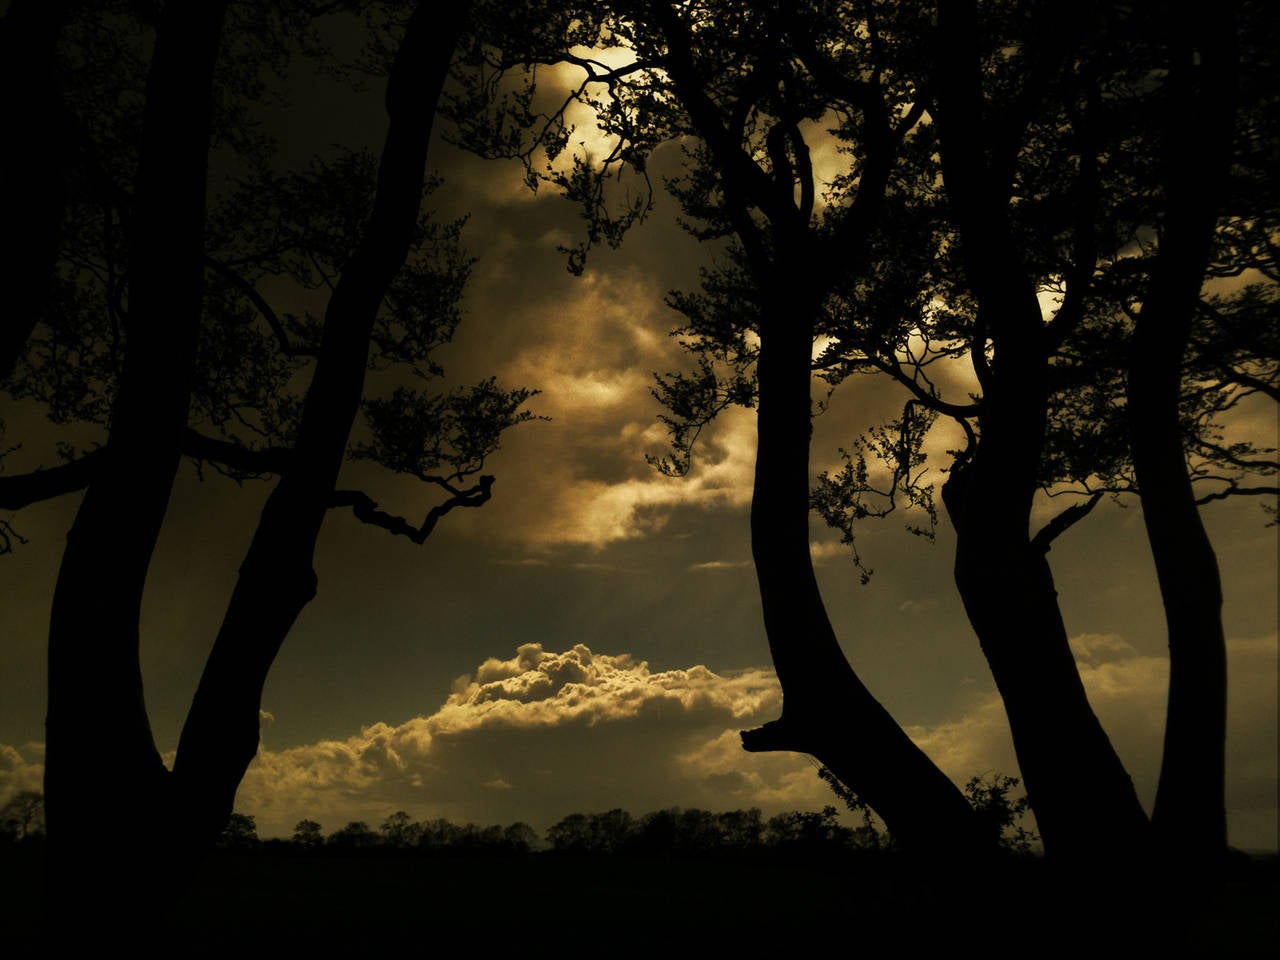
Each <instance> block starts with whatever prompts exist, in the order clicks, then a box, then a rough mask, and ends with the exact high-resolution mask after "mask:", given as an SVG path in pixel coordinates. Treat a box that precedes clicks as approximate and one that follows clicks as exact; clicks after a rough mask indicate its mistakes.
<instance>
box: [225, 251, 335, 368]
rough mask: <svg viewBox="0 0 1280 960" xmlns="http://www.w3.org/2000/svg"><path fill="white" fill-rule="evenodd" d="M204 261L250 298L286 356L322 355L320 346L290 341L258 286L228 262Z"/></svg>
mask: <svg viewBox="0 0 1280 960" xmlns="http://www.w3.org/2000/svg"><path fill="white" fill-rule="evenodd" d="M204 262H205V266H207V267H209V268H210V269H211V270H213V272H214V273H216V274H217V275H218V276H220V277H222V278H223V279H224V280H226V281H228V282H229V283H230V284H231V285H232V286H234V287H235V288H236V289H237V290H239V291H240V292H241V293H243V294H244V295H245V296H246V297H248V298H249V301H250V302H251V303H252V304H253V305H254V307H256V308H257V310H258V312H259V313H260V314H262V317H263V319H264V320H266V321H267V326H269V327H270V328H271V332H272V333H274V334H275V335H276V341H277V342H278V343H279V344H280V352H281V353H283V354H284V355H285V356H286V357H316V356H319V355H320V350H319V348H318V347H295V346H294V345H293V344H292V343H290V342H289V334H288V331H286V330H285V328H284V324H283V323H282V322H281V321H280V318H279V317H278V316H277V315H276V312H275V310H273V309H272V308H271V304H269V303H267V301H266V298H264V297H263V296H262V294H260V293H259V292H258V288H257V287H255V286H254V285H253V284H252V283H250V282H249V281H248V280H246V279H245V278H244V277H242V276H240V274H238V273H237V272H236V271H234V270H232V269H231V268H230V267H229V266H227V265H226V264H224V263H221V262H219V261H218V260H215V259H213V257H209V256H206V257H205V258H204Z"/></svg>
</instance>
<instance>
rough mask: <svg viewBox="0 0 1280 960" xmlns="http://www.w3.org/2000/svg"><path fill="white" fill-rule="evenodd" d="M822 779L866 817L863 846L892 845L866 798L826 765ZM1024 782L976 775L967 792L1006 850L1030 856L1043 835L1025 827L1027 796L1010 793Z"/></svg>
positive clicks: (861, 838)
mask: <svg viewBox="0 0 1280 960" xmlns="http://www.w3.org/2000/svg"><path fill="white" fill-rule="evenodd" d="M818 778H819V779H820V780H822V781H823V782H824V783H825V784H827V786H829V787H830V788H831V791H832V792H833V793H834V794H835V795H836V796H837V797H839V798H840V801H841V802H842V803H843V804H844V805H845V806H846V807H847V808H848V809H849V810H850V811H851V812H853V813H856V814H858V815H859V816H860V817H862V826H861V827H859V828H857V830H856V831H855V835H856V838H857V842H858V844H859V845H860V846H863V847H869V848H871V849H880V848H889V847H892V845H893V838H892V837H891V836H890V835H889V834H888V832H887V831H886V830H885V829H884V828H883V825H882V824H879V823H878V822H877V820H876V818H875V814H874V813H873V812H872V810H871V808H870V807H869V806H868V805H867V803H866V801H865V800H863V799H862V798H861V797H859V796H858V795H857V794H856V793H854V792H853V791H852V790H850V789H849V788H848V787H847V786H845V785H844V784H843V783H841V782H840V780H839V779H838V778H837V777H836V775H835V774H833V773H832V772H831V771H830V770H828V769H827V768H826V767H822V768H820V769H819V770H818ZM1020 784H1021V781H1020V780H1019V779H1018V778H1017V777H1008V776H1005V775H1004V774H1000V773H996V774H990V775H987V776H975V777H971V778H970V779H969V781H968V783H966V784H965V788H964V795H965V798H966V799H967V800H968V801H969V804H970V806H972V807H973V809H974V810H975V811H976V812H977V814H978V816H979V817H980V818H981V819H982V821H983V823H984V824H985V825H986V828H987V829H988V830H989V831H990V833H991V835H992V836H995V837H998V838H999V841H998V842H999V845H1000V848H1001V849H1002V850H1004V851H1006V852H1008V853H1012V854H1018V855H1026V854H1030V853H1031V852H1032V850H1033V849H1034V847H1035V845H1036V844H1037V843H1038V842H1039V838H1038V837H1037V836H1036V834H1035V833H1034V831H1031V830H1028V829H1027V828H1026V827H1024V826H1023V820H1024V819H1025V817H1026V815H1027V814H1028V812H1029V811H1030V807H1029V805H1028V803H1027V798H1026V795H1025V794H1024V795H1023V796H1020V797H1013V798H1011V797H1010V796H1009V794H1010V792H1011V791H1012V790H1014V789H1016V788H1017V787H1018V786H1019V785H1020Z"/></svg>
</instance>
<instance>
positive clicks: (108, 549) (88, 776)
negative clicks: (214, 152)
mask: <svg viewBox="0 0 1280 960" xmlns="http://www.w3.org/2000/svg"><path fill="white" fill-rule="evenodd" d="M225 6H226V4H225V3H201V4H180V3H173V4H167V5H166V6H165V9H164V13H163V16H162V18H161V21H160V25H159V31H158V35H157V40H156V47H155V53H154V56H153V59H152V64H151V72H150V76H149V78H148V82H147V100H146V107H145V109H144V114H143V133H142V145H141V150H140V155H139V166H138V174H137V182H136V184H135V189H134V210H133V223H132V234H131V237H130V276H129V307H130V310H129V331H128V333H129V349H128V355H127V357H126V360H125V365H124V369H123V372H122V374H121V378H120V383H119V392H118V395H117V397H116V402H115V406H114V409H113V410H112V418H111V427H110V436H109V441H108V445H107V447H106V449H105V451H104V452H103V463H102V464H101V466H100V469H99V471H98V473H97V474H96V475H95V477H94V479H93V481H92V483H90V485H89V488H88V490H87V492H86V493H85V496H84V500H83V501H82V503H81V505H80V509H79V511H78V512H77V514H76V519H75V522H74V524H73V525H72V528H71V531H70V532H69V533H68V535H67V547H66V551H65V553H64V554H63V559H62V565H61V567H60V569H59V573H58V580H57V585H56V587H55V591H54V598H53V608H52V612H51V615H50V626H49V699H48V715H47V720H46V745H47V760H46V766H45V795H46V799H47V804H48V807H47V812H48V830H49V844H50V847H49V853H50V867H51V872H50V879H51V887H52V889H51V896H52V897H53V898H54V899H53V900H52V901H51V907H52V909H53V912H54V913H58V912H61V911H69V912H70V913H71V914H72V915H75V914H76V913H78V912H80V911H82V910H85V909H87V908H88V905H89V904H90V903H95V904H96V907H97V908H96V910H95V912H96V913H97V914H98V919H99V920H104V921H106V922H111V921H112V918H113V915H114V914H113V909H114V907H115V906H116V905H118V904H119V903H120V902H122V901H124V900H126V899H128V897H129V894H128V892H126V890H127V886H126V885H122V884H121V883H120V878H119V877H118V875H116V872H115V871H117V870H118V868H119V866H120V858H121V856H122V855H123V853H124V851H125V848H126V847H127V848H128V849H129V853H130V855H131V856H135V857H137V856H140V857H143V858H146V859H151V858H152V857H155V856H158V855H159V853H160V852H161V850H162V849H163V844H162V843H161V842H159V841H160V838H159V837H154V838H151V837H146V836H145V834H144V837H143V838H141V839H140V838H139V836H138V834H137V833H136V832H134V831H132V830H131V829H130V826H131V825H132V824H135V823H138V822H142V823H144V824H148V825H150V824H154V823H163V821H164V819H165V817H164V816H163V813H162V808H163V805H164V802H165V788H166V779H167V778H166V772H165V769H164V765H163V763H162V762H161V760H160V756H159V753H158V752H157V750H156V747H155V743H154V741H153V739H152V735H151V728H150V724H149V722H148V720H147V713H146V706H145V704H144V702H143V691H142V677H141V669H140V664H139V657H138V641H139V637H138V623H139V615H140V611H141V605H142V594H143V588H144V585H145V582H146V576H147V567H148V565H149V563H150V561H151V555H152V552H153V550H154V548H155V543H156V539H157V537H158V536H159V532H160V527H161V524H162V522H163V520H164V515H165V510H166V508H167V505H168V501H169V494H170V490H171V488H172V485H173V478H174V474H175V472H176V470H177V466H178V461H179V455H180V454H179V443H180V439H181V436H182V431H183V428H184V426H185V424H186V417H187V408H188V405H189V402H190V393H191V380H192V376H193V370H194V366H195V347H196V339H197V330H198V326H199V317H200V309H201V290H202V271H203V267H202V254H203V246H204V217H205V181H206V174H207V165H208V151H209V134H210V116H211V111H212V84H213V66H214V61H215V59H216V57H217V51H218V43H219V35H220V31H221V25H222V19H223V14H224V12H225ZM153 839H154V840H155V841H156V842H154V843H152V840H153ZM139 842H141V843H142V844H143V845H144V849H142V850H138V849H137V844H138V843H139ZM142 880H143V883H144V884H150V883H156V882H158V880H157V878H156V877H154V876H144V877H143V878H142ZM134 895H135V896H145V893H139V892H138V891H137V890H136V889H135V890H134Z"/></svg>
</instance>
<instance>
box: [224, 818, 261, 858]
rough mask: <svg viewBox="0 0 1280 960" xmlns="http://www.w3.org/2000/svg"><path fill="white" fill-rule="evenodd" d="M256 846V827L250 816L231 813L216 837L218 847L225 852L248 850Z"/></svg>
mask: <svg viewBox="0 0 1280 960" xmlns="http://www.w3.org/2000/svg"><path fill="white" fill-rule="evenodd" d="M257 845H258V825H257V823H256V822H255V820H254V818H253V817H252V816H251V815H247V814H243V813H233V814H231V816H230V818H228V820H227V825H226V826H225V827H224V828H223V830H222V833H221V835H220V836H219V837H218V846H219V847H222V848H223V849H226V850H248V849H251V848H253V847H256V846H257Z"/></svg>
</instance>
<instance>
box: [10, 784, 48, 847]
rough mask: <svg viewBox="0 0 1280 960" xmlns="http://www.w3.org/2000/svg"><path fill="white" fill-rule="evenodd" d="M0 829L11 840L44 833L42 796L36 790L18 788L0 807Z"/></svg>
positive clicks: (24, 838)
mask: <svg viewBox="0 0 1280 960" xmlns="http://www.w3.org/2000/svg"><path fill="white" fill-rule="evenodd" d="M0 831H3V833H4V834H5V835H6V836H8V837H9V838H11V839H13V840H18V841H21V840H26V839H27V838H28V837H35V836H40V835H42V834H43V833H44V797H43V795H41V793H40V792H39V791H37V790H19V791H18V792H17V793H16V794H14V795H13V796H12V797H10V798H9V800H8V802H7V803H5V805H4V808H3V809H0Z"/></svg>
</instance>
